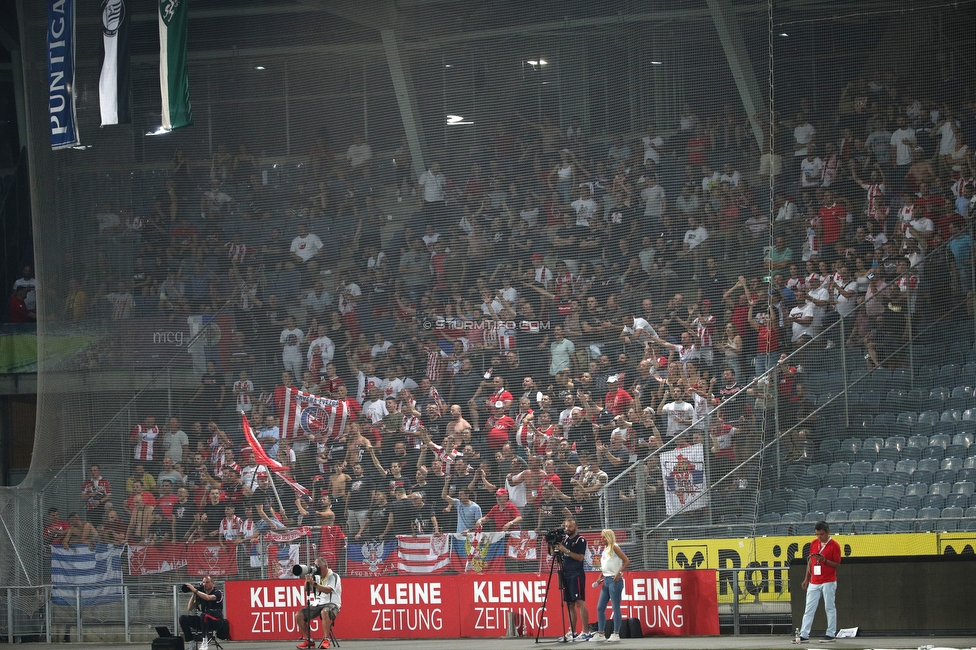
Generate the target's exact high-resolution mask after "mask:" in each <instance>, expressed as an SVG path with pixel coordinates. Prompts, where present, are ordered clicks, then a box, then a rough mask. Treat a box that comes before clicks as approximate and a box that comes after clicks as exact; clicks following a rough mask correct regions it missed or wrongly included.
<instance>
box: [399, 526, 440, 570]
mask: <svg viewBox="0 0 976 650" xmlns="http://www.w3.org/2000/svg"><path fill="white" fill-rule="evenodd" d="M450 565H451V538H450V536H449V535H418V536H416V537H414V536H411V535H400V536H399V537H397V571H398V572H399V573H401V574H402V573H421V574H423V573H427V574H429V573H443V572H444V571H446V570H447V569H448V568H450Z"/></svg>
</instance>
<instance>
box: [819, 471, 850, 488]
mask: <svg viewBox="0 0 976 650" xmlns="http://www.w3.org/2000/svg"><path fill="white" fill-rule="evenodd" d="M823 484H824V486H825V487H833V488H841V487H844V486H845V485H847V481H846V480H845V475H844V474H839V473H837V472H831V473H830V474H827V476H825V477H824V480H823Z"/></svg>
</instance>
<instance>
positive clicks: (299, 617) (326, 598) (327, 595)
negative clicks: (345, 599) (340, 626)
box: [292, 558, 342, 648]
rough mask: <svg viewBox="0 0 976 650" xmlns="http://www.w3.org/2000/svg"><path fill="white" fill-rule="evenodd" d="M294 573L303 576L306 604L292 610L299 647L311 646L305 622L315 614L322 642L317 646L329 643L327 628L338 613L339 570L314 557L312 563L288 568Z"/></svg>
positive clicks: (308, 628)
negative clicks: (337, 571) (300, 635)
mask: <svg viewBox="0 0 976 650" xmlns="http://www.w3.org/2000/svg"><path fill="white" fill-rule="evenodd" d="M292 573H294V574H295V575H296V576H299V577H301V576H304V577H305V594H306V598H307V599H308V604H307V605H306V606H305V607H302V608H301V609H300V610H298V611H297V612H295V627H297V628H298V629H299V630H301V632H302V638H303V640H302V642H301V643H299V644H298V647H299V648H314V647H315V643H314V642H313V641H312V637H311V628H310V626H309V622H310V621H311V620H312V619H314V618H316V617H321V619H322V643H321V644H319V647H320V648H328V647H329V632H330V631H331V630H332V622H333V621H334V620H335V618H336V616H338V615H339V608H341V607H342V581H341V580H340V579H339V574H337V573H336V572H335V571H333V570H331V569H330V568H329V564H328V562H326V561H325V559H323V558H317V559H316V560H315V563H314V564H312V565H308V566H306V565H302V564H298V565H296V566H295V567H294V568H292Z"/></svg>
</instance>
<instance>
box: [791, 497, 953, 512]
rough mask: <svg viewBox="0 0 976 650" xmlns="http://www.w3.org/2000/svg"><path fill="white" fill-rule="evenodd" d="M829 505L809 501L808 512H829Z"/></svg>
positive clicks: (818, 500)
mask: <svg viewBox="0 0 976 650" xmlns="http://www.w3.org/2000/svg"><path fill="white" fill-rule="evenodd" d="M967 498H968V497H967ZM830 503H831V502H830V499H812V500H811V501H810V510H822V511H824V512H827V511H829V510H830Z"/></svg>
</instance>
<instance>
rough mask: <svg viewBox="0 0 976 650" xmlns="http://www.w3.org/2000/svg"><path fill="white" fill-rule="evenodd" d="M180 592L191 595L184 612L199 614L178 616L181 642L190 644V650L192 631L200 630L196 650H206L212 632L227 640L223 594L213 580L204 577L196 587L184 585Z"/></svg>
mask: <svg viewBox="0 0 976 650" xmlns="http://www.w3.org/2000/svg"><path fill="white" fill-rule="evenodd" d="M181 591H182V592H183V593H185V594H193V595H192V596H191V597H190V602H189V603H187V605H186V611H188V612H195V611H197V610H199V611H200V613H199V614H183V615H182V616H180V629H181V630H183V640H184V641H186V642H187V643H190V650H193V649H194V647H195V644H194V643H193V641H194V640H195V639H194V632H193V631H194V630H200V634H199V635H197V636H198V637H199V640H200V644H199V646H196V648H197V650H207V648H208V643H209V640H208V638H207V637H208V633H209V632H214V633H215V634H216V635H217V636H218V637H220V638H223V639H226V638H227V627H228V626H227V621H226V620H224V593H223V592H222V591H221V590H220V589H217V588H216V586H215V585H214V579H213V578H212V577H210V576H206V577H205V578H204V579H203V582H201V583H200V584H198V585H191V584H189V583H187V584H184V585H183V587H182V588H181Z"/></svg>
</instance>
